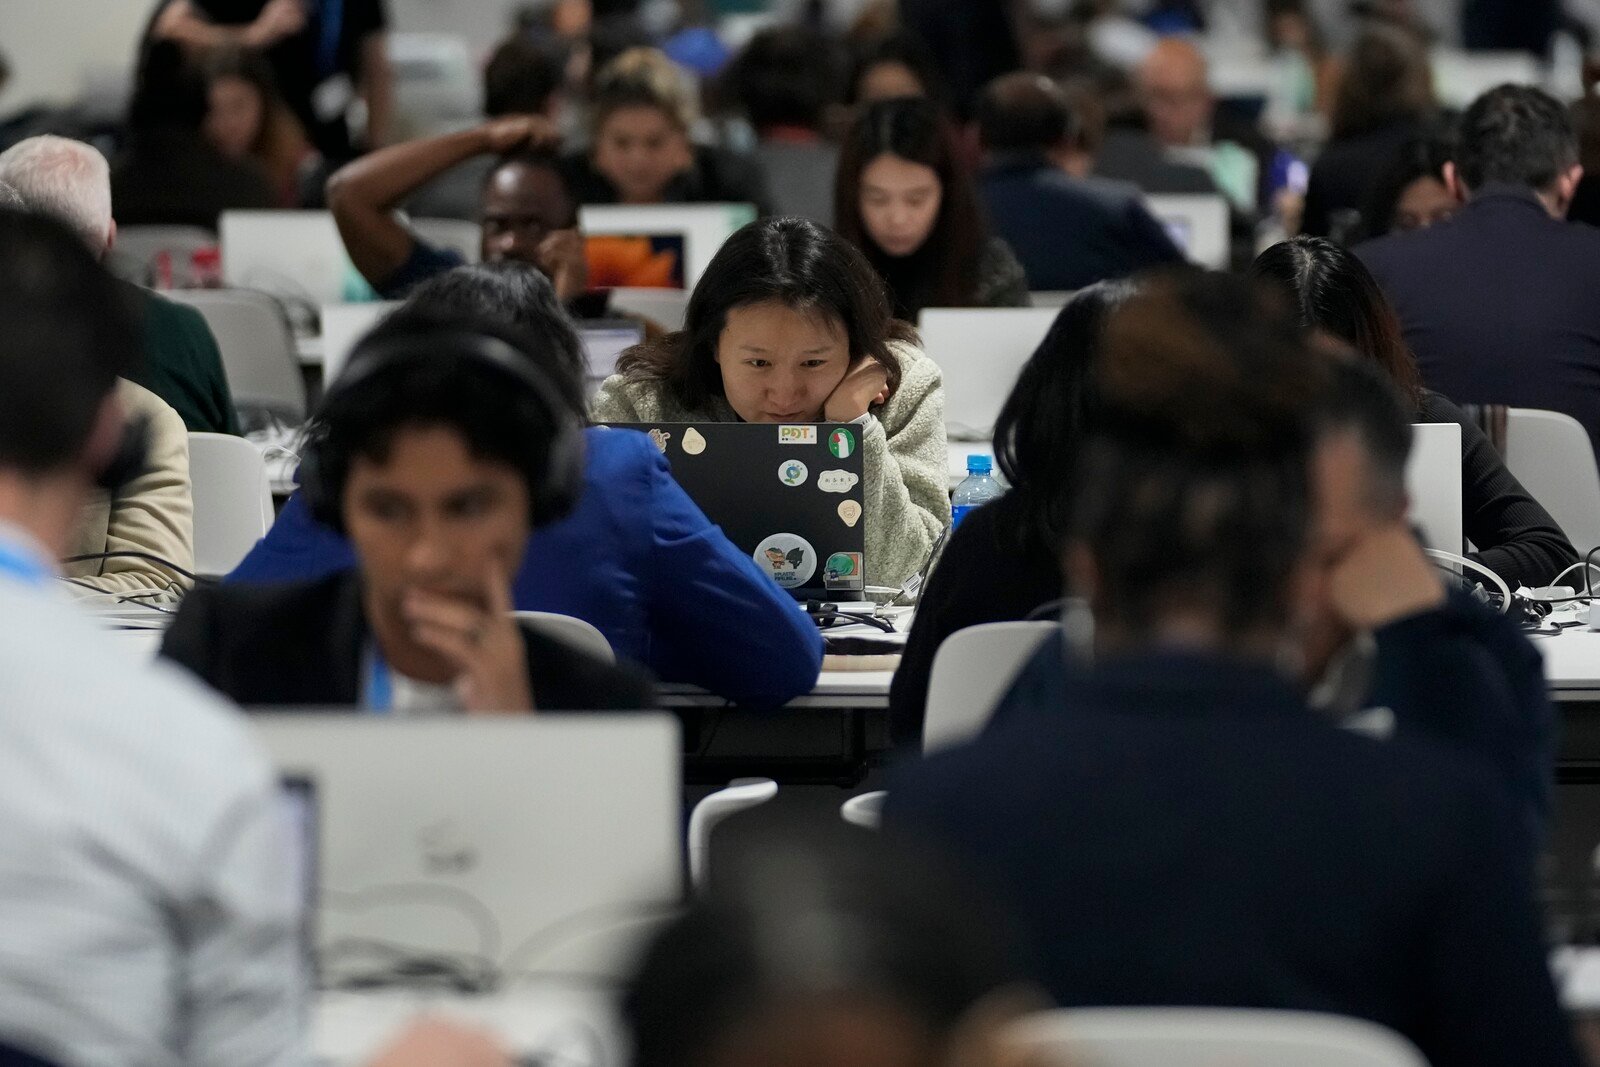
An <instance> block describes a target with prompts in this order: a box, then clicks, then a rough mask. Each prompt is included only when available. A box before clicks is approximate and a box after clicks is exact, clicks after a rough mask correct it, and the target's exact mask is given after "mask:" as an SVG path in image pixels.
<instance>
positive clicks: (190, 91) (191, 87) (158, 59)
mask: <svg viewBox="0 0 1600 1067" xmlns="http://www.w3.org/2000/svg"><path fill="white" fill-rule="evenodd" d="M209 109H210V100H209V98H208V97H207V95H206V78H205V74H204V73H203V72H202V71H201V70H200V68H199V67H197V66H196V65H195V64H193V63H191V62H190V61H189V59H188V58H187V57H186V56H185V55H184V52H183V49H182V48H181V47H179V45H178V44H177V43H176V42H174V41H166V40H156V41H151V42H150V43H149V44H148V45H146V46H145V49H144V51H143V53H142V54H141V55H140V57H139V69H138V71H137V72H136V74H135V75H134V86H133V96H132V97H131V99H130V100H129V102H128V128H129V130H130V131H131V132H133V133H135V134H138V133H142V132H144V131H147V130H164V129H179V130H199V129H200V127H201V125H202V124H203V123H204V122H205V119H206V112H207V111H208V110H209Z"/></svg>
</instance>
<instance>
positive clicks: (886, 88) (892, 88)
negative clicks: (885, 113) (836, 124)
mask: <svg viewBox="0 0 1600 1067" xmlns="http://www.w3.org/2000/svg"><path fill="white" fill-rule="evenodd" d="M847 88H848V92H847V93H846V102H847V103H849V104H850V105H852V106H854V107H866V106H868V105H870V104H876V103H878V102H879V101H881V100H900V99H904V98H905V97H908V96H921V97H926V98H928V99H930V100H932V101H934V102H935V103H937V104H941V105H942V104H943V102H944V83H943V81H942V79H940V77H939V71H938V67H937V66H936V65H935V63H934V61H933V54H932V53H931V52H929V51H928V46H927V45H925V44H923V43H922V41H921V40H920V39H918V38H917V37H915V36H913V35H912V34H909V33H906V32H905V31H903V30H901V31H898V32H896V33H891V34H888V35H887V36H884V37H879V38H877V39H875V40H873V41H870V42H868V43H867V44H866V45H865V46H864V47H862V48H861V50H860V51H859V52H858V53H857V55H856V61H855V69H854V70H852V71H851V72H850V83H849V86H848V87H847Z"/></svg>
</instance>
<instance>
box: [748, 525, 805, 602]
mask: <svg viewBox="0 0 1600 1067" xmlns="http://www.w3.org/2000/svg"><path fill="white" fill-rule="evenodd" d="M751 556H752V558H753V559H754V560H755V561H756V563H758V564H760V566H761V567H762V569H764V570H765V571H766V572H767V573H768V574H770V575H772V580H773V581H775V582H777V583H778V584H779V585H781V586H783V587H784V588H785V589H798V588H799V587H800V586H802V585H805V584H806V583H807V582H809V581H810V580H811V576H812V575H813V574H815V573H817V550H816V549H814V548H812V547H811V542H809V541H807V540H806V539H805V538H804V537H800V536H798V535H796V534H792V533H776V534H773V535H772V536H771V537H769V538H767V539H766V540H765V541H763V542H761V543H760V544H759V545H757V546H756V550H755V552H753V553H751Z"/></svg>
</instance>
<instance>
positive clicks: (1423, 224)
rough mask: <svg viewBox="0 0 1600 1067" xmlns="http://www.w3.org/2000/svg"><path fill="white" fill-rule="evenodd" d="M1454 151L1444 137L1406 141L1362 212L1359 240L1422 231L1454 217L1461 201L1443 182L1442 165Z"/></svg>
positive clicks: (1451, 142) (1445, 136)
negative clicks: (1394, 233) (1396, 232)
mask: <svg viewBox="0 0 1600 1067" xmlns="http://www.w3.org/2000/svg"><path fill="white" fill-rule="evenodd" d="M1454 151H1455V138H1454V137H1453V136H1448V135H1444V134H1434V135H1431V136H1428V137H1418V138H1416V139H1415V140H1412V141H1408V142H1406V144H1405V145H1404V146H1403V147H1402V148H1401V149H1400V155H1399V156H1398V157H1397V158H1396V159H1395V160H1394V162H1393V163H1391V164H1390V165H1389V167H1388V168H1387V169H1386V170H1385V171H1384V172H1383V173H1382V174H1381V175H1379V177H1378V181H1377V184H1376V185H1374V186H1373V188H1372V195H1371V196H1370V197H1368V198H1367V204H1366V206H1365V207H1364V208H1363V209H1362V211H1361V223H1362V225H1361V231H1360V233H1361V237H1362V239H1363V240H1368V239H1373V238H1378V237H1384V236H1386V235H1388V234H1390V233H1393V232H1395V231H1400V232H1407V233H1408V232H1410V231H1412V230H1425V229H1427V228H1428V227H1429V226H1433V225H1435V224H1436V223H1440V222H1444V221H1445V220H1447V219H1449V218H1450V217H1451V216H1452V215H1454V214H1455V213H1456V211H1457V210H1458V209H1459V208H1460V207H1461V201H1459V200H1457V199H1456V198H1455V196H1454V195H1453V194H1452V193H1451V192H1450V188H1449V186H1447V185H1445V183H1444V165H1445V164H1446V163H1448V162H1450V159H1451V155H1452V154H1453V153H1454Z"/></svg>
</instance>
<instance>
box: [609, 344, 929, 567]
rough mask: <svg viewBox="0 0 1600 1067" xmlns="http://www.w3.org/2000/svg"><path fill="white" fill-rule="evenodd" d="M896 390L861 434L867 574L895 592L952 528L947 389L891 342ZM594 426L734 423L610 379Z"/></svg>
mask: <svg viewBox="0 0 1600 1067" xmlns="http://www.w3.org/2000/svg"><path fill="white" fill-rule="evenodd" d="M892 349H893V351H894V354H895V356H896V357H897V358H898V359H899V360H900V388H899V389H897V390H895V394H894V395H893V396H891V397H890V398H889V402H888V403H886V404H884V405H882V406H880V407H878V408H875V409H873V412H872V414H873V416H874V418H873V419H871V420H869V421H868V423H867V426H866V429H865V431H864V432H863V433H862V435H861V437H862V464H863V466H862V469H863V471H864V472H865V479H864V489H865V491H866V500H865V512H866V521H867V528H866V539H867V540H866V561H865V563H866V572H867V581H869V582H871V583H872V584H873V585H876V586H887V587H889V588H897V587H899V585H900V584H901V583H902V582H904V581H905V580H906V579H907V578H909V577H910V576H911V575H913V574H915V573H916V572H917V571H918V569H920V568H921V566H922V564H923V561H924V560H926V559H927V557H928V553H929V552H930V551H931V550H932V548H933V544H934V542H935V541H936V540H938V538H939V535H940V533H942V532H943V531H944V529H945V528H946V527H948V526H949V525H950V493H949V488H948V486H949V476H948V474H947V472H946V467H947V465H948V462H949V461H948V458H947V450H946V447H945V431H944V384H943V377H942V376H941V374H940V372H939V367H938V365H937V364H935V363H934V362H933V360H931V359H929V358H927V357H926V356H924V355H923V354H922V353H921V352H919V351H918V350H917V349H916V348H915V347H914V346H912V345H909V344H894V345H892ZM592 413H593V417H594V420H595V421H596V422H694V421H696V420H700V421H706V422H737V421H738V420H739V417H738V416H737V415H735V414H734V412H733V409H732V408H731V407H729V406H728V402H727V401H726V400H723V399H721V398H720V397H719V398H717V399H716V400H715V401H713V402H712V404H711V405H710V406H709V407H708V408H706V409H705V410H700V411H690V410H688V409H687V408H684V407H681V406H680V405H679V404H678V403H677V402H676V401H674V400H673V399H672V398H671V397H669V396H668V395H667V393H666V391H665V390H664V389H663V388H662V386H661V383H660V382H658V381H652V380H632V381H630V380H627V379H625V378H623V376H622V375H620V374H618V375H612V376H611V377H610V378H607V379H606V381H605V382H604V384H602V385H601V386H600V392H599V394H598V395H597V396H596V397H595V399H594V404H593V411H592Z"/></svg>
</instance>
